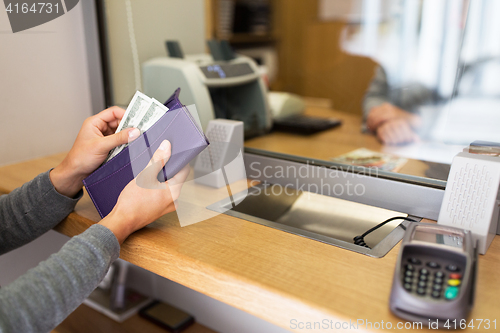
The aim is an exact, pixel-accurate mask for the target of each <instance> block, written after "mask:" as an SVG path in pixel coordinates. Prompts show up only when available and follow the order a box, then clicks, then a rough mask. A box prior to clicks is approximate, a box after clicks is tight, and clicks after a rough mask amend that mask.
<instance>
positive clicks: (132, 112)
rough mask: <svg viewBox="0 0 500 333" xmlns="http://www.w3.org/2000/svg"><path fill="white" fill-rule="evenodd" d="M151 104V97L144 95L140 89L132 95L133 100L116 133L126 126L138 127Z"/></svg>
mask: <svg viewBox="0 0 500 333" xmlns="http://www.w3.org/2000/svg"><path fill="white" fill-rule="evenodd" d="M149 104H151V98H149V97H148V96H146V95H144V94H143V93H141V92H140V91H137V92H136V93H135V95H134V97H132V100H131V101H130V104H129V105H128V107H127V111H125V115H123V118H122V120H121V121H120V124H119V125H118V128H117V129H116V132H115V133H118V132H120V131H121V130H123V129H125V128H131V127H136V128H137V125H138V124H139V122H140V121H141V119H142V117H143V115H144V113H146V111H147V109H148V107H149Z"/></svg>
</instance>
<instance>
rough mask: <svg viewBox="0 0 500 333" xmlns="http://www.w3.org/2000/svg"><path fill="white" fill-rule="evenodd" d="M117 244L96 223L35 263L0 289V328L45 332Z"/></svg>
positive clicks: (93, 280) (95, 280) (95, 277)
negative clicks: (45, 258) (42, 260)
mask: <svg viewBox="0 0 500 333" xmlns="http://www.w3.org/2000/svg"><path fill="white" fill-rule="evenodd" d="M119 252H120V245H119V244H118V241H117V239H116V237H115V235H114V234H113V233H112V232H111V231H110V230H109V229H108V228H106V227H104V226H102V225H99V224H95V225H93V226H91V227H90V228H89V229H87V230H86V231H85V232H84V233H82V234H81V235H79V236H75V237H73V238H72V239H71V240H69V241H68V242H67V243H66V244H65V245H64V246H63V247H62V249H61V250H60V251H59V252H58V253H56V254H53V255H51V256H50V257H49V259H47V260H46V261H44V262H42V263H40V264H39V265H38V266H37V267H35V268H33V269H31V270H29V271H28V272H27V273H26V274H24V275H23V276H21V277H20V278H19V279H17V280H16V281H14V282H13V283H11V284H10V285H8V286H6V287H2V288H1V289H0V332H2V333H7V332H49V331H50V330H51V329H53V328H54V327H56V326H57V325H58V324H59V323H61V322H62V321H63V320H64V319H65V318H66V317H67V316H68V315H69V314H70V313H71V312H73V310H75V309H76V308H77V307H78V306H79V305H80V304H81V303H82V302H83V300H84V299H85V298H86V297H87V296H88V295H89V294H90V293H91V292H92V291H93V290H94V289H95V288H96V287H97V285H98V284H99V282H100V281H101V280H102V279H103V277H104V275H105V274H106V272H107V270H108V268H109V266H110V265H111V263H112V262H113V261H114V260H116V259H117V258H118V255H119Z"/></svg>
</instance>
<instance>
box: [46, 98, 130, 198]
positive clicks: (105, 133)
mask: <svg viewBox="0 0 500 333" xmlns="http://www.w3.org/2000/svg"><path fill="white" fill-rule="evenodd" d="M124 114H125V110H123V109H121V108H119V107H117V106H114V107H111V108H109V109H106V110H104V111H102V112H100V113H98V114H96V115H95V116H92V117H90V118H87V119H86V120H85V122H84V123H83V125H82V128H81V129H80V132H79V133H78V136H77V138H76V140H75V143H74V144H73V147H72V148H71V150H70V152H69V153H68V155H67V156H66V158H65V159H64V160H63V161H62V162H61V164H59V165H58V166H57V167H55V168H54V169H53V170H52V171H51V172H50V180H51V181H52V184H53V185H54V187H55V188H56V190H57V191H58V192H59V193H61V194H63V195H66V196H68V197H74V196H75V195H76V193H78V191H80V189H81V188H82V186H83V183H82V180H83V179H84V178H86V177H87V176H88V175H89V174H90V173H92V172H93V171H94V170H95V169H96V168H97V167H98V166H99V165H100V164H101V163H102V162H103V161H104V160H105V159H106V157H107V156H108V152H109V150H110V149H113V148H114V147H117V146H120V145H123V144H124V143H128V142H130V141H132V140H135V139H137V138H138V137H139V135H140V131H139V130H138V129H135V128H127V129H125V130H123V131H120V132H116V129H117V128H118V126H119V122H120V121H121V120H122V118H123V116H124ZM115 132H116V133H115Z"/></svg>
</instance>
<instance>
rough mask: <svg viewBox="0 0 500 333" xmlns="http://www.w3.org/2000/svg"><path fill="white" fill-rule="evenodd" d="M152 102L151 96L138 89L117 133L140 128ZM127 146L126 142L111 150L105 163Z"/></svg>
mask: <svg viewBox="0 0 500 333" xmlns="http://www.w3.org/2000/svg"><path fill="white" fill-rule="evenodd" d="M151 102H152V100H151V98H149V97H148V96H146V95H144V94H143V93H141V92H140V91H137V92H136V93H135V95H134V97H132V100H131V101H130V104H129V105H128V107H127V110H126V111H125V114H124V115H123V118H122V120H121V121H120V124H119V125H118V128H117V129H116V132H115V133H118V132H120V131H122V130H123V129H126V128H131V127H135V128H138V127H137V126H138V125H139V123H140V122H141V120H142V118H143V116H144V114H145V113H146V112H147V111H148V108H149V105H150V104H151ZM126 146H127V145H126V144H125V145H121V146H118V147H116V148H114V149H113V150H111V151H110V152H109V155H108V157H107V158H106V161H104V163H106V162H107V161H109V160H111V159H112V158H113V157H115V156H116V155H118V154H119V153H120V152H121V151H122V150H123V149H124V148H125V147H126Z"/></svg>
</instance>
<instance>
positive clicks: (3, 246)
mask: <svg viewBox="0 0 500 333" xmlns="http://www.w3.org/2000/svg"><path fill="white" fill-rule="evenodd" d="M49 172H50V171H47V172H45V173H42V174H40V175H38V176H37V177H36V178H35V179H33V180H32V181H30V182H28V183H26V184H24V185H23V186H21V187H19V188H17V189H15V190H14V191H12V192H11V193H10V194H6V195H2V196H0V254H4V253H6V252H9V251H11V250H13V249H15V248H18V247H20V246H22V245H24V244H27V243H29V242H31V241H32V240H34V239H35V238H37V237H39V236H41V235H43V234H44V233H46V232H47V231H49V230H50V229H52V228H53V227H54V226H56V225H57V224H58V223H59V222H61V221H62V220H63V219H64V218H65V217H66V216H68V214H69V213H71V212H72V211H73V209H74V208H75V205H76V203H77V202H78V200H79V199H80V198H81V197H82V195H83V191H81V192H80V193H79V194H78V195H77V196H76V197H75V198H68V197H66V196H64V195H62V194H60V193H58V192H57V191H56V189H55V188H54V186H53V185H52V182H51V181H50V177H49Z"/></svg>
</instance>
